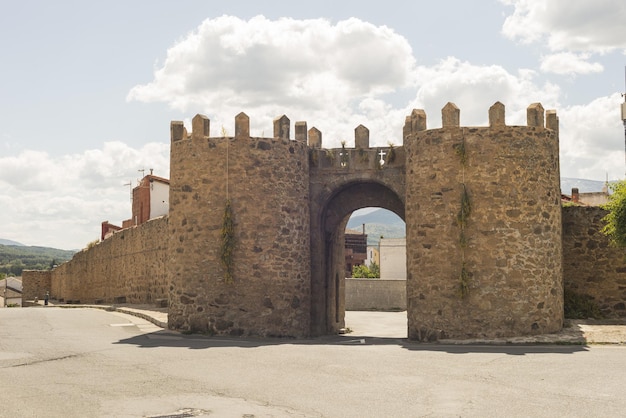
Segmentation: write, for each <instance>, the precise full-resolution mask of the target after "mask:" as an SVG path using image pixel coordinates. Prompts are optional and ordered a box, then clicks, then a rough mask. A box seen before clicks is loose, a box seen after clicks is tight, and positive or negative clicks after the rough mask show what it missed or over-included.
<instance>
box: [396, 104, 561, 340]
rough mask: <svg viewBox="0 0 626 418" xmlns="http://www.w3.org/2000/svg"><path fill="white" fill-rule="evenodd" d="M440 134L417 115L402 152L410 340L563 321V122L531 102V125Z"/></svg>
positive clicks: (549, 328) (410, 120) (449, 128)
mask: <svg viewBox="0 0 626 418" xmlns="http://www.w3.org/2000/svg"><path fill="white" fill-rule="evenodd" d="M459 115H460V112H459V109H458V108H457V107H456V106H455V105H454V104H452V103H448V105H446V107H444V108H443V110H442V119H443V123H442V125H443V126H442V128H441V129H431V130H426V115H425V113H424V112H423V111H421V110H415V111H413V113H412V114H411V115H410V116H409V117H407V120H406V124H405V129H404V136H405V138H404V147H405V151H406V160H407V167H406V229H407V242H406V248H407V276H408V277H407V299H408V301H407V302H408V309H407V310H408V329H409V330H408V331H409V338H411V339H417V340H422V341H432V340H438V339H445V338H480V337H488V338H494V337H506V336H514V335H528V334H540V333H549V332H554V331H558V330H560V329H561V327H562V324H563V282H562V260H561V258H562V249H561V205H560V180H559V143H558V118H557V117H556V113H555V112H553V111H548V112H547V127H545V126H544V109H543V107H542V106H541V105H540V104H538V103H536V104H533V105H531V106H530V107H529V108H528V111H527V116H528V122H527V126H506V125H505V121H504V106H503V105H502V104H501V103H496V104H494V105H493V106H492V107H491V109H490V110H489V126H488V127H461V126H460V124H459V119H460V118H459Z"/></svg>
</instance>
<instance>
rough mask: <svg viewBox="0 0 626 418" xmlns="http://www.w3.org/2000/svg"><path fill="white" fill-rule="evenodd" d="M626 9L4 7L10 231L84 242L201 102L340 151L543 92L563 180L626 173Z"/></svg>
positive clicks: (565, 3)
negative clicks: (286, 123) (554, 125)
mask: <svg viewBox="0 0 626 418" xmlns="http://www.w3.org/2000/svg"><path fill="white" fill-rule="evenodd" d="M624 22H626V2H624V1H623V0H595V1H593V2H590V1H588V0H550V1H540V0H476V1H471V2H470V1H467V0H440V1H436V2H421V1H413V2H408V1H396V0H387V1H385V2H373V1H372V2H363V1H350V0H347V1H342V0H333V1H332V2H331V1H325V0H317V1H314V2H286V1H277V0H275V1H272V0H268V1H262V2H261V1H255V0H250V1H236V0H233V1H228V2H209V1H192V0H189V1H179V2H174V1H164V0H135V1H132V2H130V1H115V0H113V1H107V2H81V1H66V0H57V1H54V2H52V1H43V0H42V1H30V0H21V1H19V2H18V1H15V2H2V4H1V5H0V46H1V49H0V50H1V51H2V56H1V58H2V59H1V62H2V65H1V66H0V238H4V239H11V240H15V241H19V242H22V243H24V244H26V245H42V246H50V247H56V248H63V249H78V248H83V247H85V246H86V244H87V243H88V242H90V241H93V240H95V239H97V238H98V237H99V234H100V223H101V222H102V221H104V220H108V221H110V222H112V223H116V224H121V221H122V220H123V219H127V218H130V194H129V187H130V186H129V185H128V183H130V184H131V185H133V186H134V185H136V182H137V179H138V178H140V177H142V173H143V172H142V171H141V170H149V169H150V168H152V169H154V173H155V174H156V175H160V176H163V177H169V123H170V121H171V120H184V121H185V122H186V123H187V124H189V121H190V120H191V118H192V117H193V116H194V115H195V114H196V113H203V114H206V115H207V116H208V117H209V118H210V119H211V127H212V131H213V134H215V135H216V136H219V135H221V130H222V128H223V129H224V130H225V131H226V132H230V133H232V132H234V117H235V115H236V114H237V113H239V112H241V111H244V112H246V113H247V114H248V116H250V118H251V134H252V135H253V136H263V135H265V136H269V135H271V132H272V119H273V118H274V117H276V116H279V115H282V114H286V115H287V116H288V117H289V118H290V119H291V121H292V123H293V122H295V121H298V120H305V121H307V122H308V126H309V127H312V126H315V127H317V128H318V129H320V130H321V131H322V132H323V138H324V146H325V147H329V148H330V147H336V146H339V143H340V141H342V140H346V141H347V143H348V145H349V146H350V145H353V144H354V142H353V141H354V128H355V127H356V126H358V125H359V124H363V125H365V126H367V127H368V128H369V129H370V138H371V144H372V145H386V144H388V143H389V142H393V143H395V144H400V143H401V141H402V139H401V132H402V124H403V121H404V116H405V115H407V114H408V113H410V111H411V109H414V108H420V109H425V110H426V113H427V115H428V127H429V128H437V127H440V126H441V108H442V107H443V106H444V105H445V104H446V103H447V102H449V101H451V102H454V103H456V105H457V106H458V107H459V108H460V109H461V124H462V125H466V126H468V125H479V126H480V125H485V124H486V122H487V111H488V108H489V106H491V105H492V104H493V103H494V102H496V101H501V102H502V103H504V104H505V105H506V111H507V123H508V124H510V125H514V124H525V109H526V107H527V106H528V105H529V104H531V103H533V102H541V103H542V104H543V106H544V108H546V109H556V110H557V113H558V115H559V119H560V124H561V125H560V126H561V175H562V176H563V177H574V178H583V179H592V180H604V179H605V177H606V176H607V175H608V177H609V178H610V179H619V178H623V177H624V171H625V164H624V128H623V125H622V121H621V116H620V104H621V103H622V102H623V98H622V96H621V93H623V92H624V90H625V88H626V87H625V86H624V83H625V78H624V66H625V65H626V55H625V54H626V24H624ZM146 173H147V171H146Z"/></svg>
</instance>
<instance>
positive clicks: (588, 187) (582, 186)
mask: <svg viewBox="0 0 626 418" xmlns="http://www.w3.org/2000/svg"><path fill="white" fill-rule="evenodd" d="M604 183H605V182H603V181H599V180H585V179H575V178H569V177H561V193H563V194H567V195H569V194H571V193H572V189H573V188H574V187H577V188H578V191H579V192H580V193H591V192H601V191H602V188H603V187H604ZM610 183H614V181H609V184H610Z"/></svg>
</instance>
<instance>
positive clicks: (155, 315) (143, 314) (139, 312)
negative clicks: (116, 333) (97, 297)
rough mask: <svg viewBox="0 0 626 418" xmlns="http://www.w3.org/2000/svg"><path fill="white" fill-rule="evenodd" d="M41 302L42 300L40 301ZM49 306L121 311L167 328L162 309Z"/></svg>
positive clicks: (82, 305) (69, 305)
mask: <svg viewBox="0 0 626 418" xmlns="http://www.w3.org/2000/svg"><path fill="white" fill-rule="evenodd" d="M39 304H41V301H40V303H39ZM49 306H53V307H55V308H66V309H67V308H91V309H101V310H104V311H113V312H120V313H124V314H127V315H132V316H136V317H138V318H141V319H145V320H146V321H148V322H151V323H152V324H154V325H156V326H158V327H160V328H164V329H167V312H166V311H165V312H161V311H160V310H156V309H155V310H151V309H139V308H131V307H126V306H115V305H89V304H52V303H50V304H49Z"/></svg>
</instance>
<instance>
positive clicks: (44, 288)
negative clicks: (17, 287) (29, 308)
mask: <svg viewBox="0 0 626 418" xmlns="http://www.w3.org/2000/svg"><path fill="white" fill-rule="evenodd" d="M51 281H52V271H49V270H45V271H43V270H24V271H22V306H25V305H26V302H27V301H31V300H35V298H37V299H39V300H44V297H45V296H46V292H49V291H50V283H51Z"/></svg>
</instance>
